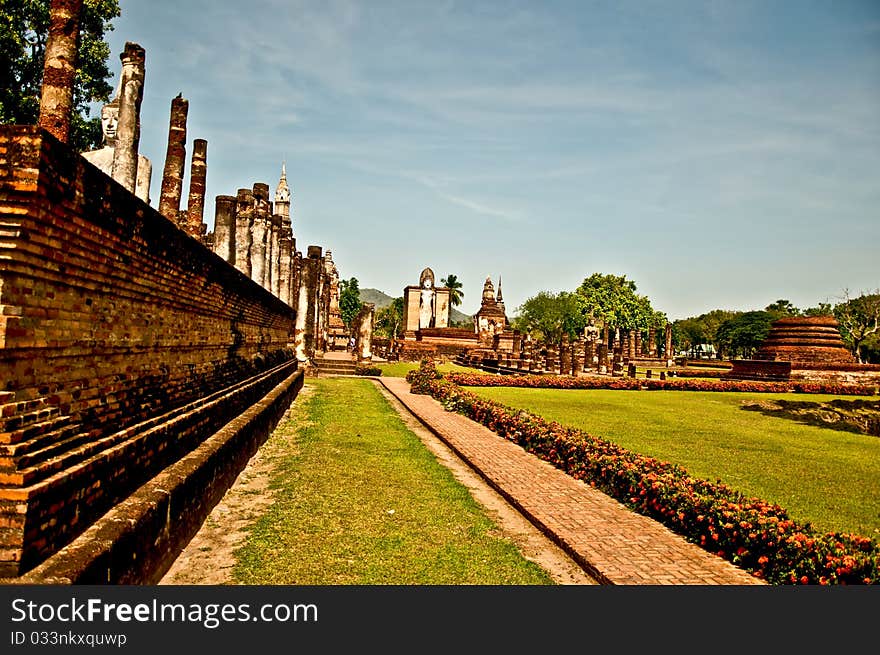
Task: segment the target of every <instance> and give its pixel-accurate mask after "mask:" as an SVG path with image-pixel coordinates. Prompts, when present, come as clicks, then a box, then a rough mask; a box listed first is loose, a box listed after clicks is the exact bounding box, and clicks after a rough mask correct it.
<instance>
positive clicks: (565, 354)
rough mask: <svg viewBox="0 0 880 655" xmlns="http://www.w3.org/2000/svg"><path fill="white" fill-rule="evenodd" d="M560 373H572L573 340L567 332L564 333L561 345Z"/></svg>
mask: <svg viewBox="0 0 880 655" xmlns="http://www.w3.org/2000/svg"><path fill="white" fill-rule="evenodd" d="M559 374H560V375H571V341H570V340H569V338H568V335H567V334H563V335H562V343H561V344H560V346H559Z"/></svg>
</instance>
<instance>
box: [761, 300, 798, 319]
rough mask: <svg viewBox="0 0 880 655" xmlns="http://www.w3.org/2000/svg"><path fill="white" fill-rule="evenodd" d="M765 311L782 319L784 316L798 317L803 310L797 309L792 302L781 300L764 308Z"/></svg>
mask: <svg viewBox="0 0 880 655" xmlns="http://www.w3.org/2000/svg"><path fill="white" fill-rule="evenodd" d="M764 311H765V312H768V313H770V314H773V315H774V316H775V317H776V318H782V317H783V316H798V315H800V313H801V310H799V309H798V308H797V307H795V306H794V305H793V304H792V303H791V301H790V300H786V299H784V298H780V299H779V300H777V301H776V302H773V303H770V304H769V305H767V306H766V307H765V308H764Z"/></svg>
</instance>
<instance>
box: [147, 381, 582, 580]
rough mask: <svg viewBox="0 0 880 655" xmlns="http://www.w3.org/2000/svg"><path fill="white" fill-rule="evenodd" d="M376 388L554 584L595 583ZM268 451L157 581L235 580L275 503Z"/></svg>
mask: <svg viewBox="0 0 880 655" xmlns="http://www.w3.org/2000/svg"><path fill="white" fill-rule="evenodd" d="M376 386H377V387H378V388H379V390H380V391H381V392H382V394H383V395H384V396H385V397H386V398H387V399H388V401H389V403H391V405H392V407H394V408H395V409H396V410H397V412H398V413H399V414H400V416H401V418H402V419H403V421H404V423H406V425H407V427H409V428H410V429H411V430H412V431H413V432H414V433H415V434H416V435H417V436H418V437H419V438H420V439H421V440H422V442H423V443H424V444H425V446H426V447H427V448H428V449H429V450H430V451H431V452H432V453H433V454H434V456H435V457H436V458H437V460H438V461H439V462H440V463H441V464H443V465H444V466H446V467H447V468H448V469H449V470H450V471H451V472H452V474H453V476H454V477H455V478H456V479H457V480H458V481H459V482H461V483H462V484H463V485H465V486H466V487H467V488H468V489H469V490H470V492H471V494H472V495H473V497H474V498H475V499H476V500H477V502H479V503H480V504H481V505H482V506H483V507H485V508H486V512H487V514H488V515H489V516H490V517H491V518H492V520H494V521H495V523H496V524H497V525H498V526H499V528H500V529H501V531H502V533H503V534H504V536H505V537H507V538H508V539H510V540H511V541H513V542H514V543H515V544H517V546H518V547H519V549H520V551H521V552H522V554H523V556H524V557H526V558H527V559H529V560H532V561H534V562H535V563H537V564H538V565H539V566H541V567H542V568H543V569H544V570H546V571H547V572H548V573H549V574H550V576H551V577H552V578H553V580H554V581H555V582H556V583H557V584H575V585H580V584H597V583H596V581H595V580H593V578H591V577H590V576H589V575H587V574H586V573H585V572H584V571H583V569H582V568H581V567H580V566H579V565H578V564H577V563H576V562H574V560H572V559H571V558H570V557H569V556H568V555H567V554H566V553H565V552H564V551H563V550H562V549H561V548H559V547H558V546H557V545H556V544H555V543H553V542H552V541H551V540H550V539H548V538H547V537H546V536H545V535H544V534H543V533H542V532H541V531H540V530H538V529H537V528H535V526H533V525H532V524H531V523H530V522H529V521H528V520H527V519H526V518H525V517H524V516H523V515H522V514H520V512H519V511H518V510H517V509H515V508H514V507H512V506H511V505H510V504H509V503H508V502H507V501H506V500H505V499H504V498H503V497H501V496H500V495H499V494H498V493H497V492H496V491H495V490H494V489H492V488H491V487H490V486H489V485H488V484H486V483H485V481H484V480H483V479H482V478H481V477H480V476H479V475H478V474H477V473H476V472H474V471H473V469H471V468H470V466H468V465H467V464H466V463H465V462H463V461H462V460H461V459H460V458H459V457H458V456H457V455H456V454H455V453H453V452H452V451H451V450H450V449H449V448H448V447H447V446H446V445H445V444H444V443H443V442H442V441H440V440H439V439H438V438H437V437H436V436H434V435H433V434H432V433H431V432H430V431H429V430H427V429H426V428H425V427H424V426H423V425H422V424H421V423H420V422H419V421H418V420H417V419H416V418H415V417H413V416H412V414H410V413H409V411H407V409H406V408H404V407H403V405H401V404H400V402H399V401H398V400H397V399H396V398H394V397H393V396H392V395H391V394H390V393H388V391H386V390H385V388H384V387H382V386H381V385H379V384H378V383H377V385H376ZM309 393H311V389H310V388H309V387H308V386H305V387H303V390H302V391H301V392H300V394H299V396H298V397H297V399H296V401H294V403H293V405H291V409H290V410H288V411H296V409H297V405H298V404H299V403H301V402H302V400H304V399H305V398H307V397H308V394H309ZM282 420H283V419H282ZM270 440H271V437H270ZM268 443H269V442H267V444H268ZM270 451H271V448H267V447H266V445H264V446H263V448H261V449H260V450H259V451H258V452H257V454H256V455H255V456H254V457H253V458H251V460H250V462H248V465H247V466H246V467H245V469H244V470H243V471H242V472H241V474H240V475H239V476H238V478H237V479H236V481H235V484H233V486H232V487H230V489H229V491H227V493H226V495H225V496H224V497H223V499H222V500H221V501H220V502H219V503H218V504H217V506H216V507H215V508H214V510H213V511H212V512H211V514H210V515H209V516H208V518H207V520H206V521H205V523H204V525H203V526H202V528H201V530H199V532H198V533H197V534H196V536H195V537H194V538H193V539H192V541H190V543H189V544H188V545H187V547H186V548H185V549H184V550H183V552H181V554H180V556H179V557H178V558H177V560H176V561H175V562H174V564H173V565H172V566H171V568H170V569H169V570H168V572H167V573H166V574H165V576H164V577H163V578H162V580H161V581H160V582H159V584H163V585H225V584H236V583H235V581H234V580H233V579H232V567H233V566H234V565H235V555H234V553H235V550H236V549H237V548H239V547H240V546H241V545H242V544H243V543H244V540H245V539H246V537H247V529H248V527H249V526H250V525H251V524H252V523H253V522H254V521H256V520H257V519H258V518H259V517H260V515H261V513H262V512H263V511H264V510H265V508H267V507H268V506H270V505H271V504H272V502H273V497H272V491H271V489H270V488H269V479H270V477H271V474H272V470H273V458H272V456H271V454H267V453H270Z"/></svg>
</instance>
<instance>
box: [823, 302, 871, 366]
mask: <svg viewBox="0 0 880 655" xmlns="http://www.w3.org/2000/svg"><path fill="white" fill-rule="evenodd" d="M843 298H844V299H843V302H841V303H838V304H837V305H835V306H834V317H835V318H836V319H837V322H838V323H839V324H840V334H841V336H842V337H843V340H844V341H846V343H847V344H848V345H849V347H850V349H851V351H852V354H853V356H854V357H855V358H856V359H858V360H859V361H860V362H863V363H864V361H865V360H864V357H863V355H862V353H861V344H862V342H863V341H864V340H865V339H866V338H868V337H869V336H871V335H873V334H875V333H877V332H878V331H880V290H877V291H875V292H874V293H871V294H866V293H862V294H861V295H860V296H859V297H858V298H851V297H850V294H849V290H846V289H844V292H843Z"/></svg>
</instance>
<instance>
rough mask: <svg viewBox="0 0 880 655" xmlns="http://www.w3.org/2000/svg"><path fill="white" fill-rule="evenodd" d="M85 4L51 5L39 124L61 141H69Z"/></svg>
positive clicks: (76, 0) (61, 0) (79, 0)
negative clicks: (80, 25)
mask: <svg viewBox="0 0 880 655" xmlns="http://www.w3.org/2000/svg"><path fill="white" fill-rule="evenodd" d="M82 7H83V0H52V3H51V5H50V6H49V35H48V39H47V41H46V50H45V54H44V59H43V86H42V89H41V94H40V117H39V120H38V125H39V126H40V127H41V128H43V129H44V130H46V131H47V132H49V133H50V134H52V136H54V137H55V138H56V139H58V140H59V141H61V142H62V143H67V142H68V140H69V137H70V117H71V114H72V112H73V82H74V78H75V77H76V58H77V51H76V42H77V37H78V36H79V21H80V14H81V13H82Z"/></svg>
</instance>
